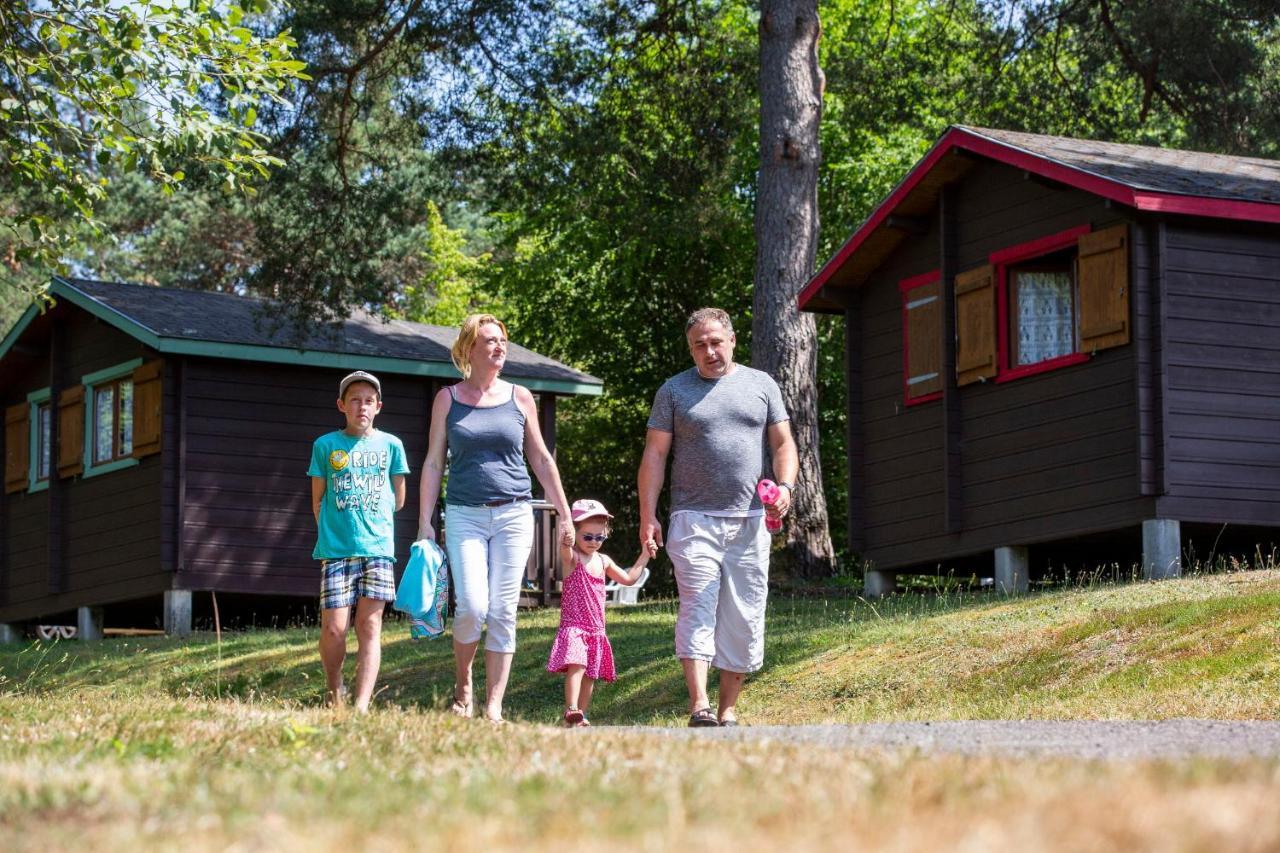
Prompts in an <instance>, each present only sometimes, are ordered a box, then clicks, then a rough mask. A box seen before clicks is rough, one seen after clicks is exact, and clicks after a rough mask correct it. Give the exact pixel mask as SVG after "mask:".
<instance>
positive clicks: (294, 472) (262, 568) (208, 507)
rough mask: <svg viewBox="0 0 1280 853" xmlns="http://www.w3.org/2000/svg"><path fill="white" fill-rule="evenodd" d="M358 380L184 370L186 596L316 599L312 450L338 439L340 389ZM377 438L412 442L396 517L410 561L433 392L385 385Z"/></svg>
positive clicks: (428, 385) (312, 373)
mask: <svg viewBox="0 0 1280 853" xmlns="http://www.w3.org/2000/svg"><path fill="white" fill-rule="evenodd" d="M348 372H349V371H346V370H342V369H319V368H307V367H295V366H289V365H274V364H260V363H253V362H242V361H232V360H219V359H194V358H193V359H188V360H187V361H186V362H185V364H184V366H183V378H182V387H183V391H182V407H183V409H184V411H185V418H184V419H185V424H186V427H185V436H184V455H185V461H184V464H183V474H182V484H181V490H182V493H183V494H184V495H185V500H184V501H183V505H182V524H181V533H180V547H179V550H180V560H179V578H178V583H179V585H180V586H182V587H185V588H188V589H195V590H206V589H210V590H216V591H229V592H252V593H266V594H280V595H308V596H318V595H319V592H320V573H319V568H318V563H317V562H316V561H315V560H313V559H312V557H311V551H312V548H313V547H314V546H315V540H316V525H315V519H314V518H313V516H312V514H311V482H310V478H309V477H308V476H307V466H308V464H309V462H310V458H311V444H312V442H313V441H314V440H315V439H316V438H318V437H319V436H321V435H323V434H324V433H326V432H330V431H332V430H335V429H341V428H342V427H343V424H344V421H343V416H342V414H341V413H340V412H339V411H338V410H337V407H336V402H335V401H336V399H337V396H338V381H339V380H340V379H341V378H342V377H343V376H344V375H345V374H346V373H348ZM378 378H379V380H380V381H381V382H382V390H383V409H382V412H381V413H380V414H379V415H378V418H377V421H376V426H377V428H378V429H381V430H385V431H386V432H390V433H392V434H393V435H396V436H397V437H399V438H400V440H401V441H402V442H403V443H404V447H405V452H406V454H407V455H408V462H409V467H410V469H411V473H410V475H409V477H408V478H407V482H406V500H405V506H404V508H403V509H402V510H400V512H399V513H397V514H396V554H397V555H398V557H399V558H400V560H401V563H403V560H404V559H405V558H406V557H407V555H408V553H409V546H410V544H411V543H412V541H413V537H414V535H415V534H416V532H417V520H418V482H419V481H418V475H419V468H420V467H421V465H422V459H423V456H424V455H425V453H426V435H427V423H428V419H429V417H430V407H431V395H432V391H433V387H434V386H433V382H432V380H430V379H427V378H413V377H402V376H391V375H382V376H379V377H378Z"/></svg>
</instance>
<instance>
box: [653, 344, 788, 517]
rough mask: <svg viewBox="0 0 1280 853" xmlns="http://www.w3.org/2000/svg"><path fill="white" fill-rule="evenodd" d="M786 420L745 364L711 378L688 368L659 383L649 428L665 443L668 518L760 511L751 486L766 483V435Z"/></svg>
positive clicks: (776, 394)
mask: <svg viewBox="0 0 1280 853" xmlns="http://www.w3.org/2000/svg"><path fill="white" fill-rule="evenodd" d="M789 419H790V416H789V415H788V414H787V410H786V408H784V407H783V405H782V393H781V392H780V391H779V390H778V383H776V382H774V381H773V377H772V376H770V375H769V374H767V373H765V372H764V371H761V370H755V369H753V368H750V367H746V366H745V365H741V364H738V365H735V366H734V369H733V371H732V372H731V373H730V374H729V375H728V376H722V377H720V378H719V379H704V378H703V377H702V375H701V374H699V373H698V369H697V368H696V367H691V368H689V369H688V370H686V371H684V372H683V373H678V374H676V375H675V376H673V377H671V378H670V379H668V380H667V381H666V382H664V383H663V384H662V387H661V388H659V389H658V393H657V396H655V397H654V399H653V409H652V411H650V413H649V429H656V430H661V431H662V432H669V433H671V436H672V438H671V511H672V512H673V513H675V512H680V511H681V510H694V511H697V512H707V513H724V514H734V515H737V514H742V515H747V514H749V513H753V512H755V511H760V510H761V509H762V507H761V505H760V499H759V498H758V497H757V496H756V483H758V482H759V481H760V480H761V479H762V478H764V477H768V476H771V474H770V471H771V467H770V464H769V439H768V428H769V426H770V425H771V424H776V423H778V422H780V421H785V420H789Z"/></svg>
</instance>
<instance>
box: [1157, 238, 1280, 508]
mask: <svg viewBox="0 0 1280 853" xmlns="http://www.w3.org/2000/svg"><path fill="white" fill-rule="evenodd" d="M1163 257H1164V290H1165V293H1164V297H1165V303H1166V305H1165V327H1166V347H1167V356H1166V357H1167V371H1168V379H1167V392H1166V393H1167V395H1168V415H1167V418H1168V421H1167V424H1166V427H1165V432H1166V436H1167V438H1166V440H1167V442H1168V445H1167V449H1166V460H1165V469H1166V488H1167V494H1166V495H1165V496H1164V497H1162V498H1161V499H1160V503H1159V512H1160V515H1161V516H1164V517H1168V518H1175V519H1178V520H1181V521H1198V522H1210V523H1215V524H1226V523H1228V522H1231V523H1237V524H1258V525H1280V227H1277V226H1270V227H1267V226H1250V225H1244V224H1240V223H1215V222H1206V221H1199V220H1182V221H1172V222H1170V223H1169V224H1168V225H1167V226H1166V228H1165V231H1164V235H1163Z"/></svg>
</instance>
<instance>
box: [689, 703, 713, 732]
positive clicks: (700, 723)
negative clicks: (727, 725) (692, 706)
mask: <svg viewBox="0 0 1280 853" xmlns="http://www.w3.org/2000/svg"><path fill="white" fill-rule="evenodd" d="M718 725H720V721H719V720H717V719H716V715H715V712H714V711H712V710H711V709H710V708H699V709H698V710H696V711H694V712H693V713H692V714H690V715H689V728H692V729H705V728H714V727H716V726H718Z"/></svg>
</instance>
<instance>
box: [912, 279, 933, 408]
mask: <svg viewBox="0 0 1280 853" xmlns="http://www.w3.org/2000/svg"><path fill="white" fill-rule="evenodd" d="M941 294H942V283H941V282H937V281H935V282H933V283H932V284H926V285H923V286H921V287H913V288H911V289H910V290H908V291H907V292H906V294H905V295H904V297H903V298H904V300H905V301H906V305H905V308H906V313H907V340H906V346H907V399H908V400H913V399H915V398H917V397H923V396H925V395H926V394H936V393H937V392H939V391H941V390H942V299H941Z"/></svg>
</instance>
